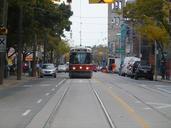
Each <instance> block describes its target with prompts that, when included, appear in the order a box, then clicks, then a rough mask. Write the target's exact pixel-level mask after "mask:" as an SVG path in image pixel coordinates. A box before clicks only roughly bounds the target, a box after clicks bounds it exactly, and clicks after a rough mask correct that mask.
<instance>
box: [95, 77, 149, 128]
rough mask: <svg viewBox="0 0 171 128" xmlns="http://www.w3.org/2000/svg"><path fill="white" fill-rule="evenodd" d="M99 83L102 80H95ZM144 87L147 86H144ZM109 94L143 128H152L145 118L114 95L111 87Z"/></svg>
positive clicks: (108, 90)
mask: <svg viewBox="0 0 171 128" xmlns="http://www.w3.org/2000/svg"><path fill="white" fill-rule="evenodd" d="M95 80H96V81H97V82H98V83H102V82H101V81H100V80H98V79H95ZM142 86H144V87H145V86H146V85H142ZM107 92H108V94H109V95H110V96H112V97H113V99H114V100H116V101H118V102H119V104H120V105H121V106H123V108H124V109H125V110H126V111H127V112H128V113H129V114H130V115H131V116H132V117H133V118H134V119H135V120H136V121H137V123H138V124H139V125H140V126H141V127H142V128H150V126H149V124H148V123H147V122H146V121H145V120H144V118H143V117H141V116H140V115H139V114H138V113H136V111H134V109H133V108H132V107H131V106H129V105H128V104H127V103H126V102H125V101H124V100H123V99H122V98H121V97H119V96H117V95H116V94H114V92H112V88H111V87H109V88H108V89H107Z"/></svg>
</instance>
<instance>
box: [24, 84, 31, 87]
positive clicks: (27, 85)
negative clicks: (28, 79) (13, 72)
mask: <svg viewBox="0 0 171 128" xmlns="http://www.w3.org/2000/svg"><path fill="white" fill-rule="evenodd" d="M32 86H33V85H29V84H28V85H24V86H23V87H26V88H31V87H32Z"/></svg>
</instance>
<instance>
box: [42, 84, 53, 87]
mask: <svg viewBox="0 0 171 128" xmlns="http://www.w3.org/2000/svg"><path fill="white" fill-rule="evenodd" d="M40 86H41V87H48V86H51V85H50V84H41V85H40Z"/></svg>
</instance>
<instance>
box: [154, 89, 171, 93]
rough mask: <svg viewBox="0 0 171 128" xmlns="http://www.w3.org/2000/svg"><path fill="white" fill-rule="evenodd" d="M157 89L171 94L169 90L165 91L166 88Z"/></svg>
mask: <svg viewBox="0 0 171 128" xmlns="http://www.w3.org/2000/svg"><path fill="white" fill-rule="evenodd" d="M157 89H159V90H161V91H163V92H166V93H169V94H171V91H168V90H167V89H164V88H157Z"/></svg>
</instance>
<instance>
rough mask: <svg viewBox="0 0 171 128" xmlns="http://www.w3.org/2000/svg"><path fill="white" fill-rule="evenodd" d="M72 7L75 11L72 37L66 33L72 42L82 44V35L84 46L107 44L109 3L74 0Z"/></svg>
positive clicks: (72, 18)
mask: <svg viewBox="0 0 171 128" xmlns="http://www.w3.org/2000/svg"><path fill="white" fill-rule="evenodd" d="M80 2H81V4H80ZM71 8H72V11H73V13H74V14H73V16H72V17H71V18H70V21H72V26H71V31H72V39H71V37H70V36H69V34H66V35H67V38H69V39H70V44H71V45H72V46H73V45H74V46H76V45H80V37H81V44H82V45H83V46H93V45H99V44H106V45H107V4H89V1H88V0H72V4H71ZM80 31H81V36H80Z"/></svg>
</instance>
